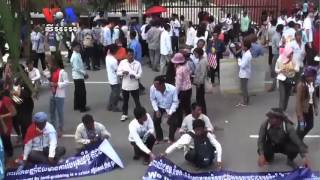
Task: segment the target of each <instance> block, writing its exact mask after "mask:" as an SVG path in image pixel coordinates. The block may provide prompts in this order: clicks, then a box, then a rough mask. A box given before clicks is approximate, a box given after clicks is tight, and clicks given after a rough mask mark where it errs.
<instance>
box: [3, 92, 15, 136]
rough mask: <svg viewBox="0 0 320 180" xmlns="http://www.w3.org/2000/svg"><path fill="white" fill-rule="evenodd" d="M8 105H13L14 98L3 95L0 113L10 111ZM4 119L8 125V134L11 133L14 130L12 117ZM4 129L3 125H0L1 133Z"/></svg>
mask: <svg viewBox="0 0 320 180" xmlns="http://www.w3.org/2000/svg"><path fill="white" fill-rule="evenodd" d="M8 106H13V103H12V100H11V99H10V98H9V97H7V96H3V98H2V100H1V101H0V115H4V114H7V113H9V109H7V107H8ZM2 121H4V124H5V125H6V126H7V133H6V134H7V135H10V134H11V132H12V117H10V116H9V117H6V118H4V119H3V120H2ZM3 133H4V130H3V127H2V125H0V134H3Z"/></svg>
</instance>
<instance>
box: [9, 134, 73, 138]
mask: <svg viewBox="0 0 320 180" xmlns="http://www.w3.org/2000/svg"><path fill="white" fill-rule="evenodd" d="M17 136H18V135H16V134H11V137H17ZM62 137H65V138H74V134H63V135H62Z"/></svg>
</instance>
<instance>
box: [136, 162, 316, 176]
mask: <svg viewBox="0 0 320 180" xmlns="http://www.w3.org/2000/svg"><path fill="white" fill-rule="evenodd" d="M142 179H143V180H171V179H174V180H221V179H228V180H239V179H242V180H254V179H268V180H297V179H299V180H300V179H310V180H315V179H318V180H319V179H320V176H319V173H317V174H316V173H313V172H312V171H311V170H310V169H306V168H301V169H297V170H295V171H291V172H263V173H237V172H231V171H217V172H214V171H212V172H204V173H190V172H188V171H186V170H183V169H182V168H180V167H178V166H176V165H175V164H174V163H173V162H171V161H169V160H168V159H165V158H159V159H156V160H154V161H152V162H151V163H150V165H149V167H148V169H147V171H146V173H145V175H144V176H143V178H142Z"/></svg>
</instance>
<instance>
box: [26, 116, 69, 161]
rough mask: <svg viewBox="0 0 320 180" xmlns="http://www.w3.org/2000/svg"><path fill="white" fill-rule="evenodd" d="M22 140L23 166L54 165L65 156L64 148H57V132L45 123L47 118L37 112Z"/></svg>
mask: <svg viewBox="0 0 320 180" xmlns="http://www.w3.org/2000/svg"><path fill="white" fill-rule="evenodd" d="M32 119H33V123H32V124H31V125H30V126H29V128H28V130H27V134H26V136H25V139H24V144H25V145H24V152H23V166H24V165H26V163H31V164H38V163H44V164H51V165H53V164H56V163H57V162H58V161H59V159H60V158H61V157H62V156H63V155H64V154H65V152H66V150H65V148H64V147H60V146H57V144H58V143H57V132H56V130H55V129H54V127H53V125H52V124H50V123H49V122H47V119H48V116H47V114H46V113H44V112H38V113H36V114H35V115H34V116H33V118H32Z"/></svg>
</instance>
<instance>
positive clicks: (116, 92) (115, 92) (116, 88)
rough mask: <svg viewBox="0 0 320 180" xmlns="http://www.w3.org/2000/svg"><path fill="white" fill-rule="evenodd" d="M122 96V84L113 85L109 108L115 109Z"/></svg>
mask: <svg viewBox="0 0 320 180" xmlns="http://www.w3.org/2000/svg"><path fill="white" fill-rule="evenodd" d="M119 98H120V84H114V85H111V93H110V97H109V104H108V109H111V110H112V109H115V108H117V106H118V102H119Z"/></svg>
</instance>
